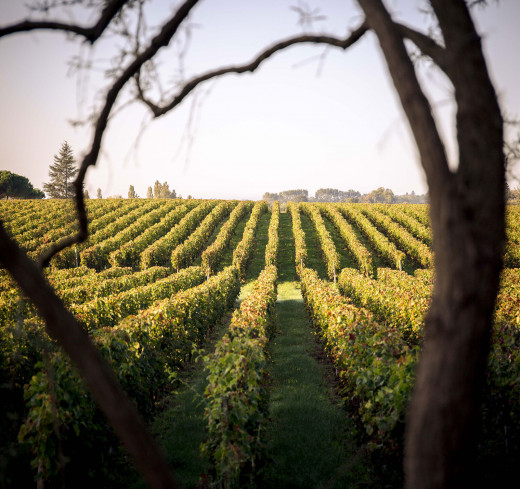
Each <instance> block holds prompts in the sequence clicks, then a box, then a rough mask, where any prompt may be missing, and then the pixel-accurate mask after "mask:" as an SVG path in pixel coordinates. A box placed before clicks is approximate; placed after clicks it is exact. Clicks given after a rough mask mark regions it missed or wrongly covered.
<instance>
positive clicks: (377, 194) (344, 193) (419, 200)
mask: <svg viewBox="0 0 520 489" xmlns="http://www.w3.org/2000/svg"><path fill="white" fill-rule="evenodd" d="M262 199H263V200H267V201H268V202H274V201H275V200H278V201H279V202H280V203H281V204H283V203H286V202H290V201H292V202H368V203H373V204H375V203H381V204H427V203H428V195H427V194H424V195H416V194H415V192H414V191H413V190H412V192H411V193H406V194H405V195H395V194H394V193H393V192H392V190H390V189H389V188H383V187H379V188H378V189H377V190H372V192H370V193H368V194H362V193H361V192H358V191H357V190H352V189H351V190H338V189H336V188H320V189H318V190H316V193H315V195H314V197H312V196H309V192H308V191H307V190H303V189H297V190H284V191H283V192H279V193H271V192H266V193H265V194H264V195H263V197H262Z"/></svg>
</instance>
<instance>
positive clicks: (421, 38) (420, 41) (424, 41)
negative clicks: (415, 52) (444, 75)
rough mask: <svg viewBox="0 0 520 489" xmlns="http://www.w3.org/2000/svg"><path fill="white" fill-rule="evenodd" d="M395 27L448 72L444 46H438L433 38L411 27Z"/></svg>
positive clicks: (401, 25) (397, 24)
mask: <svg viewBox="0 0 520 489" xmlns="http://www.w3.org/2000/svg"><path fill="white" fill-rule="evenodd" d="M395 26H396V27H397V28H398V29H399V31H400V32H401V35H402V36H403V37H405V38H406V39H409V40H410V41H412V42H413V43H414V44H415V45H416V46H417V47H418V48H419V49H420V50H421V51H422V53H423V54H425V55H426V56H429V57H430V58H431V59H432V60H433V62H434V63H435V64H436V65H437V66H439V68H441V69H442V71H444V72H446V70H447V65H446V50H445V48H444V47H443V46H441V45H439V44H437V43H436V42H435V41H434V40H433V39H432V38H431V37H429V36H427V35H426V34H423V33H422V32H419V31H416V30H415V29H412V28H411V27H408V26H405V25H403V24H399V23H397V22H396V23H395Z"/></svg>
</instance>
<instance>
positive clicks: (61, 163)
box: [43, 141, 78, 199]
mask: <svg viewBox="0 0 520 489" xmlns="http://www.w3.org/2000/svg"><path fill="white" fill-rule="evenodd" d="M77 172H78V170H77V168H76V166H75V160H74V156H73V154H72V148H71V147H70V146H69V143H67V141H65V142H64V143H63V144H62V146H61V148H60V152H59V154H57V155H54V164H53V165H51V166H50V167H49V177H50V181H49V182H48V183H45V184H44V185H43V190H45V192H47V193H48V194H49V197H50V198H51V199H70V198H72V197H74V194H75V191H74V178H75V177H76V173H77Z"/></svg>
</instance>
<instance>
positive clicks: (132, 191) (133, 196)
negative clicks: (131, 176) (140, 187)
mask: <svg viewBox="0 0 520 489" xmlns="http://www.w3.org/2000/svg"><path fill="white" fill-rule="evenodd" d="M128 198H129V199H137V198H139V196H138V195H137V193H136V191H135V188H134V186H133V185H130V187H129V188H128Z"/></svg>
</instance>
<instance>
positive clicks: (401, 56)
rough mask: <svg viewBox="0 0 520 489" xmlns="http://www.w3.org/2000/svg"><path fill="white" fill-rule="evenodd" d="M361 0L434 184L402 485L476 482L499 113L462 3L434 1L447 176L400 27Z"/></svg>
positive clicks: (495, 264) (493, 288)
mask: <svg viewBox="0 0 520 489" xmlns="http://www.w3.org/2000/svg"><path fill="white" fill-rule="evenodd" d="M359 3H360V5H361V6H362V8H363V10H364V11H365V13H366V15H367V20H368V23H369V27H370V28H371V29H373V30H374V32H375V33H376V35H377V36H378V38H379V41H380V44H381V49H382V50H383V53H384V55H385V59H386V61H387V64H388V68H389V71H390V74H391V76H392V79H393V81H394V84H395V87H396V90H397V92H398V94H399V96H400V99H401V103H402V105H403V108H404V110H405V113H406V115H407V117H408V120H409V122H410V126H411V129H412V132H413V134H414V137H415V140H416V144H417V146H418V148H419V152H420V155H421V162H422V165H423V167H424V169H425V172H426V176H427V180H428V185H429V190H430V201H431V206H430V212H431V221H432V228H433V250H434V253H435V270H436V275H435V277H436V280H435V287H434V292H433V298H432V304H431V308H430V311H429V314H428V316H427V318H426V323H425V336H424V344H423V351H422V354H421V358H420V361H419V366H418V370H417V379H416V384H415V389H414V393H413V399H412V403H411V407H410V410H409V414H408V422H407V433H406V448H405V477H406V487H408V488H413V489H418V488H420V489H423V488H455V487H456V488H461V487H474V486H475V485H476V483H477V481H476V480H475V477H473V476H472V474H475V472H476V471H475V465H474V462H475V441H476V440H475V437H476V435H477V433H478V429H479V414H480V400H481V399H480V398H481V392H482V386H483V383H484V378H485V377H484V374H485V367H486V360H487V354H488V350H489V340H490V333H491V328H492V315H493V308H494V304H495V300H496V295H497V292H498V285H499V274H500V269H501V265H502V262H501V256H502V247H503V241H504V235H505V231H504V227H505V224H504V182H505V172H504V167H505V165H504V163H505V160H504V155H503V149H502V147H503V146H502V145H503V133H502V117H501V114H500V109H499V106H498V103H497V100H496V94H495V91H494V89H493V86H492V83H491V81H490V79H489V76H488V73H487V68H486V63H485V60H484V57H483V55H482V49H481V45H480V39H479V37H478V35H477V33H476V31H475V28H474V25H473V22H472V20H471V17H470V15H469V12H468V9H467V7H466V4H465V2H464V1H463V0H457V1H455V0H432V1H431V3H432V6H433V8H434V10H435V13H436V15H437V18H438V20H439V25H440V27H441V29H442V32H443V36H444V40H445V44H446V48H445V50H446V52H445V62H446V70H445V71H446V74H447V75H448V77H449V78H450V80H451V81H452V83H453V86H454V89H455V100H456V102H457V142H458V146H459V165H458V169H457V170H456V172H453V173H452V172H450V171H449V169H448V166H447V163H446V158H445V156H444V150H443V149H442V143H441V142H440V138H439V136H438V132H437V131H435V133H432V129H431V127H432V125H431V121H430V118H431V114H430V113H429V106H428V105H427V102H425V100H423V97H424V95H422V92H421V93H420V94H419V93H418V91H420V87H419V85H418V83H417V79H416V77H415V73H413V67H412V63H411V61H410V59H409V57H408V56H407V55H406V49H405V47H404V44H403V42H402V38H401V36H400V34H399V31H398V28H397V27H396V26H395V24H394V23H393V22H392V20H391V18H390V16H389V14H388V12H386V10H385V8H384V6H383V4H382V3H381V1H380V0H359ZM414 80H415V81H414Z"/></svg>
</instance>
